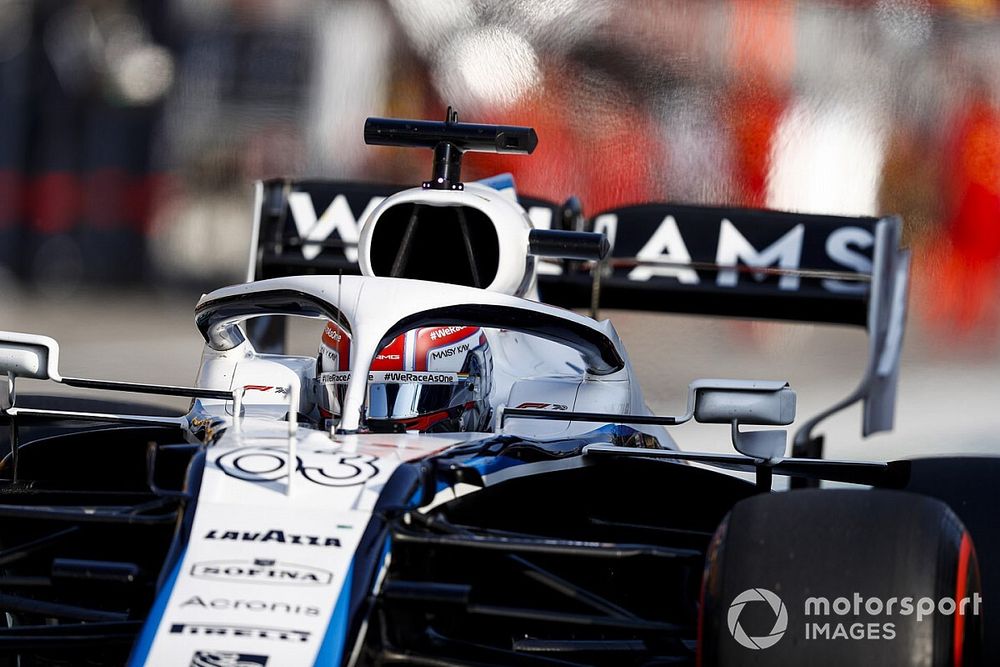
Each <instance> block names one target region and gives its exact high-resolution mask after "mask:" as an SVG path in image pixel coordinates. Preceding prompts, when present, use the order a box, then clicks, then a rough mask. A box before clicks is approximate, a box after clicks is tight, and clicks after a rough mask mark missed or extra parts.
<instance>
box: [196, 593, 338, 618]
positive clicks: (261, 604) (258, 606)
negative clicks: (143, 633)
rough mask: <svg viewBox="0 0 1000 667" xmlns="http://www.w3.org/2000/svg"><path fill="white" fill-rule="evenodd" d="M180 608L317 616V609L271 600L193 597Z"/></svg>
mask: <svg viewBox="0 0 1000 667" xmlns="http://www.w3.org/2000/svg"><path fill="white" fill-rule="evenodd" d="M180 606H181V607H182V608H183V607H195V608H197V609H218V610H222V611H265V612H269V613H274V614H288V615H291V616H294V615H302V616H319V607H311V606H309V605H301V604H294V603H291V602H275V601H271V600H243V599H232V598H209V599H205V598H203V597H201V596H200V595H195V596H193V597H190V598H188V599H187V600H185V601H184V602H182V603H181V605H180Z"/></svg>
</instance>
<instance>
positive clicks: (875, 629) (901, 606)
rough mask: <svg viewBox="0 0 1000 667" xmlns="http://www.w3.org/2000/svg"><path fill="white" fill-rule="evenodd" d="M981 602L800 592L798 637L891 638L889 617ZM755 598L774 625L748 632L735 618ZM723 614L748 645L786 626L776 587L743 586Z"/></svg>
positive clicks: (964, 612) (976, 598) (760, 644)
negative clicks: (763, 631) (765, 630)
mask: <svg viewBox="0 0 1000 667" xmlns="http://www.w3.org/2000/svg"><path fill="white" fill-rule="evenodd" d="M982 602H983V598H982V596H981V595H980V594H979V593H974V594H973V595H972V596H971V597H968V596H966V597H962V598H951V597H942V598H940V599H938V600H935V599H934V598H930V597H919V598H918V597H914V596H892V597H889V598H881V597H877V596H869V597H865V596H863V595H862V594H861V593H857V592H855V593H853V594H852V595H851V596H850V597H837V598H834V599H832V600H831V599H830V598H827V597H823V596H814V597H809V598H806V600H805V603H804V605H803V609H802V615H803V618H804V619H805V625H804V628H803V637H804V638H805V639H806V640H810V641H824V640H838V639H839V640H870V639H876V640H892V639H895V638H896V620H894V619H898V618H909V617H915V618H916V622H917V623H921V622H923V621H925V620H928V618H933V616H934V614H935V613H937V614H941V615H944V616H953V615H956V614H957V615H959V616H970V615H971V616H978V615H979V614H980V613H981V612H980V609H981V606H982ZM760 603H763V604H766V605H767V606H768V607H769V608H770V611H771V612H772V613H773V614H774V625H773V626H772V627H771V629H770V631H769V632H768V633H767V634H764V635H758V636H751V635H749V634H748V633H747V632H746V630H745V629H744V628H743V626H742V625H741V624H740V617H741V615H742V614H743V610H744V609H745V608H746V607H747V606H748V605H751V604H760ZM848 617H850V618H848ZM726 620H727V622H728V626H729V634H731V635H732V637H733V639H735V640H736V643H738V644H739V645H740V646H743V647H745V648H748V649H751V650H761V649H766V648H770V647H772V646H774V645H775V644H777V643H778V641H780V640H781V638H782V637H783V636H785V634H787V632H788V609H787V607H786V606H785V603H784V601H782V599H781V598H780V597H778V595H777V594H776V593H774V592H773V591H770V590H768V589H766V588H749V589H747V590H745V591H743V592H742V593H740V594H739V595H737V596H736V597H735V598H733V601H732V603H731V604H730V605H729V613H728V615H727V617H726Z"/></svg>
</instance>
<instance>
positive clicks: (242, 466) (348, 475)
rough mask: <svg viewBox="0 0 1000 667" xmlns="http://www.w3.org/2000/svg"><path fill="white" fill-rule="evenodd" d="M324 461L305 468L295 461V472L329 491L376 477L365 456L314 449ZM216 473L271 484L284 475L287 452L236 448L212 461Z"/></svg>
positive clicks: (370, 459)
mask: <svg viewBox="0 0 1000 667" xmlns="http://www.w3.org/2000/svg"><path fill="white" fill-rule="evenodd" d="M312 453H313V454H322V455H323V457H324V461H323V464H322V465H319V466H308V465H305V463H304V462H303V461H302V458H301V457H299V456H296V457H295V472H296V473H297V474H298V475H300V476H301V477H304V478H305V479H306V480H308V481H310V482H312V483H313V484H318V485H320V486H330V487H345V486H359V485H361V484H364V483H365V482H367V481H368V480H369V479H371V478H372V477H374V476H375V475H377V474H378V467H377V466H376V465H375V462H376V461H377V460H378V459H377V458H376V457H374V456H371V455H369V454H341V453H339V452H336V451H334V452H331V451H329V450H326V449H316V450H313V451H312ZM215 465H216V466H218V468H219V470H221V471H222V472H224V473H226V474H227V475H229V476H230V477H235V478H236V479H242V480H244V481H247V482H274V481H277V480H279V479H282V478H284V477H286V476H287V475H288V450H287V449H285V448H283V447H237V448H236V449H233V450H231V451H228V452H226V453H225V454H223V455H222V456H220V457H219V458H217V459H216V460H215Z"/></svg>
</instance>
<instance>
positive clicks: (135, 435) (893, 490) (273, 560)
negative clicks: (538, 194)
mask: <svg viewBox="0 0 1000 667" xmlns="http://www.w3.org/2000/svg"><path fill="white" fill-rule="evenodd" d="M365 138H366V140H367V141H368V142H369V143H374V144H393V145H403V146H419V147H426V148H431V149H433V151H434V170H433V175H432V178H431V179H430V180H429V181H427V182H426V183H424V184H423V186H422V187H417V188H412V189H403V190H398V189H397V188H393V187H387V186H374V185H362V184H352V183H331V182H315V181H311V182H291V181H268V182H264V183H260V184H258V186H257V216H256V219H255V222H254V225H255V228H254V243H253V248H252V252H251V261H250V269H249V275H248V281H247V282H246V283H245V284H241V285H236V286H232V287H226V288H223V289H220V290H217V291H215V292H212V293H210V294H208V295H205V296H203V297H202V298H201V300H200V301H199V302H198V305H197V307H196V308H195V320H196V323H197V326H198V329H199V331H200V332H201V334H202V336H203V337H204V339H205V348H204V352H203V354H202V364H201V369H200V371H199V374H198V378H197V382H196V383H195V386H193V387H177V386H161V385H149V384H137V383H127V382H119V381H106V380H93V379H84V378H71V377H65V376H63V375H61V374H60V372H59V346H58V344H57V343H56V341H54V340H53V339H51V338H47V337H45V336H41V335H34V334H19V333H9V332H2V333H0V372H3V373H4V374H6V375H7V378H8V382H7V384H8V390H7V392H6V397H5V401H4V403H3V405H2V407H3V419H4V420H5V421H6V423H7V424H8V425H9V431H10V440H9V452H8V453H7V455H6V457H5V458H4V459H3V461H2V464H0V466H2V475H3V479H2V481H0V489H2V495H3V497H2V500H0V569H2V571H0V610H2V611H3V612H4V613H3V616H2V617H0V618H2V620H0V626H2V627H0V654H2V657H0V664H3V665H20V666H21V667H27V666H29V665H113V664H123V663H127V664H129V665H156V666H163V665H172V666H178V667H180V666H187V665H199V666H221V665H227V666H230V665H244V666H249V665H253V666H255V667H257V666H261V665H268V666H271V667H275V666H281V667H285V666H297V665H387V664H413V665H426V666H435V667H444V666H458V665H539V666H542V665H668V664H669V665H675V664H700V665H737V664H738V665H749V664H762V665H763V664H768V665H799V664H812V665H845V664H914V665H969V664H975V663H976V662H977V661H985V662H995V661H996V660H997V659H998V656H1000V654H998V653H997V644H996V641H997V640H996V639H995V638H996V637H997V636H1000V633H997V632H993V633H989V632H985V633H984V623H985V624H986V626H985V627H986V628H987V630H988V627H989V623H991V622H992V623H996V621H995V620H993V619H995V618H997V617H996V616H993V617H991V616H990V615H989V613H988V612H987V613H985V614H984V613H983V609H984V608H988V607H987V605H988V604H989V600H990V594H991V592H993V591H995V590H996V589H997V586H998V583H997V578H998V574H1000V573H998V572H997V561H996V559H997V558H998V556H1000V550H998V544H997V532H998V531H997V530H996V525H995V521H994V519H993V516H992V510H993V507H992V505H993V503H990V502H989V500H990V499H993V500H995V495H993V493H994V492H993V490H992V489H993V485H994V480H996V479H998V473H1000V466H998V465H997V460H994V459H988V458H980V459H971V458H969V459H961V458H953V459H925V460H913V461H895V462H888V463H887V462H847V461H831V460H825V459H823V458H822V457H821V454H822V437H821V436H818V435H814V431H815V430H816V427H817V425H818V423H819V422H820V421H821V420H822V419H823V418H824V417H826V416H828V415H829V414H832V413H833V412H835V411H837V410H840V409H842V408H844V407H846V406H848V405H851V404H855V403H857V402H860V403H861V405H862V408H863V433H864V435H868V434H870V433H874V432H877V431H884V430H887V429H890V428H891V426H892V422H893V406H894V402H895V387H896V378H897V368H898V360H899V352H900V347H901V345H902V336H903V324H904V320H905V303H906V285H907V272H908V262H909V256H908V254H907V253H906V252H905V251H902V250H899V249H898V243H899V233H900V221H899V220H898V219H896V218H883V219H874V218H841V217H832V216H818V215H799V214H789V213H776V212H772V211H759V210H742V209H733V208H709V207H692V206H680V205H673V204H644V205H641V206H634V207H628V208H623V209H618V210H614V211H608V212H604V213H602V214H600V215H598V216H596V217H595V218H593V219H591V220H587V219H585V218H584V217H583V216H582V214H581V212H580V210H579V206H578V204H576V202H575V201H574V200H570V201H568V202H567V203H565V204H563V205H556V204H552V203H549V202H544V201H541V200H531V199H527V198H520V199H519V198H518V196H517V194H516V193H515V191H514V188H513V183H512V181H511V179H510V178H509V177H504V176H501V177H497V178H494V179H488V180H486V181H482V182H477V183H472V182H469V183H463V182H462V180H461V158H462V155H463V153H465V152H468V151H494V152H514V153H525V154H526V153H530V152H532V150H533V149H534V147H535V144H536V141H537V139H536V136H535V133H534V131H533V130H531V129H529V128H519V127H501V126H486V125H472V124H467V123H459V122H458V121H457V118H456V117H455V115H454V114H453V113H451V112H450V111H449V116H448V118H447V120H446V121H444V122H425V121H397V120H389V119H369V120H368V122H367V124H366V126H365ZM359 220H360V221H361V224H359ZM612 248H613V250H612ZM554 304H561V305H563V306H586V305H588V304H589V305H590V306H591V308H592V309H593V310H594V311H595V312H596V310H597V307H598V306H602V305H603V306H616V307H630V308H647V309H656V310H665V311H676V312H691V313H701V314H714V315H723V316H749V317H766V318H785V319H796V320H807V321H820V322H832V323H841V324H857V325H862V326H864V327H866V329H867V332H868V334H869V339H870V348H869V364H868V368H867V371H866V373H865V375H864V377H863V378H862V380H861V382H860V384H859V386H858V389H857V390H856V391H855V392H854V393H853V394H852V395H851V396H848V397H847V398H845V399H844V401H842V402H841V403H839V404H838V405H835V406H833V407H832V408H830V410H828V411H825V412H824V413H823V414H821V415H819V416H817V417H815V418H812V419H810V420H808V421H806V422H805V423H804V425H802V426H801V428H800V430H799V431H798V434H797V435H796V436H795V438H794V440H793V443H792V445H791V453H792V456H786V451H787V449H788V446H787V438H786V431H785V430H782V429H775V428H757V429H748V428H747V427H753V426H765V427H773V426H782V425H788V424H791V423H792V422H793V420H794V419H795V403H796V402H795V393H794V392H793V390H792V389H791V388H790V387H789V386H788V384H787V383H786V382H784V381H781V380H777V381H773V380H769V381H748V380H704V379H703V380H695V381H693V382H691V383H690V388H689V392H688V403H687V408H686V410H685V412H684V414H681V415H674V416H659V415H654V414H651V412H650V410H649V409H648V408H647V407H646V403H645V400H644V398H643V394H642V390H641V388H640V387H639V385H638V383H637V382H636V379H635V375H634V373H633V369H632V366H631V364H630V361H629V357H628V354H627V352H626V350H625V349H624V347H623V345H622V342H621V340H620V339H619V337H618V335H617V334H616V332H615V328H614V326H612V324H611V322H610V321H607V320H604V321H597V320H596V319H594V318H591V317H587V316H584V315H581V314H578V313H576V312H573V311H570V310H565V309H563V308H562V307H559V305H554ZM289 317H305V318H315V319H319V320H321V321H323V322H325V329H324V331H323V335H322V340H321V341H317V343H318V344H319V354H318V356H293V355H289V354H287V353H286V351H285V349H284V338H285V334H284V323H285V320H286V319H287V318H289ZM665 354H669V351H666V352H665ZM22 378H34V379H40V380H49V381H54V382H59V383H62V384H65V385H69V386H73V387H81V388H86V389H90V390H95V391H96V390H117V391H122V390H125V391H132V392H137V393H141V394H152V395H157V394H161V395H179V396H186V397H190V398H191V399H192V402H191V407H190V410H189V412H188V413H187V414H184V415H176V414H171V413H170V412H169V411H163V410H144V411H140V409H139V408H136V407H135V406H127V405H125V406H123V405H109V404H107V403H106V402H102V401H97V400H93V399H71V398H60V399H53V398H44V397H37V396H21V397H18V396H17V395H16V393H15V384H17V385H21V379H22ZM690 420H694V421H696V422H702V423H710V424H728V425H730V427H731V429H730V430H731V441H732V445H733V446H734V448H735V450H736V451H735V452H733V453H705V452H692V451H685V450H683V449H681V448H679V447H678V444H677V443H675V440H674V438H673V437H672V436H671V433H670V427H672V426H674V425H678V424H682V423H684V422H687V421H690ZM731 471H744V472H749V473H751V478H750V479H749V480H748V479H746V478H743V477H740V476H738V475H733V474H731ZM774 475H781V476H788V477H790V478H791V486H792V490H791V491H788V492H772V478H773V476H774ZM818 480H831V481H833V482H837V483H839V484H838V485H837V486H838V488H818V487H819V484H818ZM973 541H974V542H975V544H976V548H974V547H973ZM977 549H978V551H977ZM980 565H981V566H982V569H980ZM980 575H982V578H980ZM984 599H985V602H984ZM984 635H985V636H986V637H989V638H990V639H989V640H988V642H991V643H984V640H983V637H984Z"/></svg>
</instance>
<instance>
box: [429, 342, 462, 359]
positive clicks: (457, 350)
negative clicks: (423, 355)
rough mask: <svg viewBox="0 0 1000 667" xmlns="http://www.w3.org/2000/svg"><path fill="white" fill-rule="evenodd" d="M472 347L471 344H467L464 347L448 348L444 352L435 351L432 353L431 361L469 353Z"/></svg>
mask: <svg viewBox="0 0 1000 667" xmlns="http://www.w3.org/2000/svg"><path fill="white" fill-rule="evenodd" d="M470 347H471V346H470V345H469V343H465V344H464V345H457V346H455V347H447V348H445V349H443V350H434V351H433V352H431V359H447V358H448V357H454V356H455V355H456V354H462V353H463V352H468V351H469V348H470Z"/></svg>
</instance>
